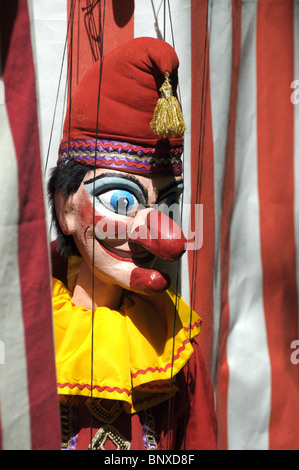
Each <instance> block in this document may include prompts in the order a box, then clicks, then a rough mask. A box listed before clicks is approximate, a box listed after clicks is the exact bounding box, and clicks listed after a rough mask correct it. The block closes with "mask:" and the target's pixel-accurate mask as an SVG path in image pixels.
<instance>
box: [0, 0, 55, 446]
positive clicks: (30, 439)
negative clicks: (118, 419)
mask: <svg viewBox="0 0 299 470" xmlns="http://www.w3.org/2000/svg"><path fill="white" fill-rule="evenodd" d="M0 45H1V80H0V145H1V170H0V188H1V189H0V204H1V221H0V259H1V262H0V289H1V295H0V341H1V348H0V350H1V357H0V449H4V450H18V449H22V450H30V449H59V447H60V437H59V435H60V425H59V414H58V411H59V410H58V402H57V394H56V386H55V361H54V349H53V334H52V309H51V284H50V278H49V272H50V271H49V256H48V243H47V231H46V219H45V207H44V191H43V181H42V173H41V158H40V143H39V129H38V115H37V100H36V88H35V70H34V61H33V55H32V49H31V31H30V20H29V12H28V7H27V2H26V1H19V2H18V1H15V0H11V1H10V2H9V5H8V2H1V4H0Z"/></svg>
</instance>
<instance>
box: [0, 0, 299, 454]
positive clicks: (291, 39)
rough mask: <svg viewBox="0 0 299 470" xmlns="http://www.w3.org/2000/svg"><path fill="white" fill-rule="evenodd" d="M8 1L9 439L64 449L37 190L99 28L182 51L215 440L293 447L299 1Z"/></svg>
mask: <svg viewBox="0 0 299 470" xmlns="http://www.w3.org/2000/svg"><path fill="white" fill-rule="evenodd" d="M4 3H6V5H4ZM0 8H1V10H0V11H1V15H0V22H1V23H0V24H1V53H2V80H1V82H0V83H1V89H0V99H1V103H0V110H1V111H0V112H1V121H0V122H1V125H0V142H1V149H2V150H1V152H2V158H1V163H2V169H1V172H0V178H1V193H0V194H1V196H0V197H1V229H0V249H1V269H0V275H1V284H0V285H1V296H0V322H1V323H0V341H1V343H0V345H1V347H0V353H1V351H2V363H1V361H0V416H1V421H0V422H1V426H0V429H1V434H0V437H1V439H0V446H1V447H2V448H3V449H15V448H28V449H40V448H59V424H58V410H57V403H56V396H55V393H56V391H55V369H54V353H53V334H52V320H51V298H50V297H51V294H50V275H49V271H50V268H49V257H48V241H49V237H48V240H47V237H46V217H45V212H46V209H45V207H46V206H45V202H44V191H43V187H44V172H45V170H48V169H49V168H51V167H52V166H54V165H55V162H56V156H57V149H58V143H59V140H60V136H61V125H62V121H63V113H64V109H65V108H64V102H65V101H64V96H65V84H66V82H67V80H66V79H65V77H66V75H67V70H66V68H67V67H66V65H65V66H64V68H63V67H62V64H63V63H64V64H66V63H67V56H68V57H70V55H71V56H72V61H71V62H72V73H71V80H72V87H75V86H76V83H77V82H78V80H79V79H80V77H81V76H82V73H83V72H84V70H85V69H86V67H87V66H88V65H90V64H91V63H92V62H93V61H94V60H96V59H97V58H98V51H99V43H98V38H99V37H103V51H104V54H105V53H106V52H107V51H108V50H110V49H112V48H114V47H115V46H117V45H118V44H120V43H122V42H125V41H127V40H129V39H131V38H133V37H139V36H153V37H160V38H165V40H166V41H167V42H169V43H170V44H172V45H174V47H175V49H176V51H177V53H178V56H179V58H180V77H179V78H180V98H181V102H182V107H183V112H184V117H185V121H186V123H187V133H186V138H185V150H184V183H185V192H184V212H183V215H184V220H183V223H184V226H185V227H188V226H189V222H190V219H192V217H191V214H192V207H193V206H194V205H195V204H202V205H203V245H202V247H201V249H200V250H196V251H194V250H191V251H189V252H188V253H187V254H185V255H184V257H183V259H182V263H181V267H180V271H179V272H180V291H181V293H182V295H183V297H184V298H185V300H186V301H187V302H189V304H191V305H192V307H193V308H194V309H195V310H196V311H197V312H198V314H199V315H200V316H201V317H202V318H203V328H202V332H201V344H202V349H203V352H204V354H205V357H206V360H207V363H208V365H209V368H210V372H211V378H212V382H213V386H214V390H215V404H216V409H217V417H218V427H219V446H218V447H219V449H232V450H233V449H244V450H245V449H299V407H298V396H299V352H298V353H297V352H296V351H297V350H298V345H299V341H298V340H299V331H298V287H299V140H298V135H299V104H298V105H297V101H299V99H298V98H299V93H298V96H297V94H296V87H298V85H299V81H298V82H296V79H298V80H299V2H298V1H296V0H283V1H280V0H210V1H208V0H171V1H166V0H151V1H146V0H138V1H136V2H134V1H133V0H122V1H116V0H106V1H105V0H101V1H98V0H93V1H91V0H90V1H88V0H77V1H75V0H68V1H63V0H51V1H48V2H40V1H39V0H31V1H29V0H28V1H26V0H19V1H17V0H14V1H10V2H9V6H8V4H7V2H2V3H1V7H0ZM70 18H71V19H72V23H71V24H72V40H70V33H69V34H68V37H69V41H68V47H67V50H65V44H66V42H65V40H66V35H67V31H68V29H67V25H68V24H70V21H69V20H70ZM103 28H104V29H103ZM69 31H70V30H69ZM67 53H68V54H67ZM69 70H70V69H69ZM68 80H70V74H68ZM54 116H55V119H54V118H53V117H54ZM4 149H5V150H4ZM45 175H46V173H45ZM45 179H46V176H45ZM190 207H191V209H190ZM191 222H192V224H193V220H191ZM192 224H191V226H192ZM296 348H297V349H296ZM3 352H4V353H5V354H3ZM0 359H1V357H0Z"/></svg>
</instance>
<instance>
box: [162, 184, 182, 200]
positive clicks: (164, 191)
mask: <svg viewBox="0 0 299 470" xmlns="http://www.w3.org/2000/svg"><path fill="white" fill-rule="evenodd" d="M180 185H183V179H180V180H178V181H173V182H172V183H170V184H169V185H168V186H166V187H165V188H162V189H160V190H159V192H158V198H157V202H159V201H160V200H161V199H163V196H164V194H167V193H168V191H170V190H171V189H174V188H176V187H177V186H180Z"/></svg>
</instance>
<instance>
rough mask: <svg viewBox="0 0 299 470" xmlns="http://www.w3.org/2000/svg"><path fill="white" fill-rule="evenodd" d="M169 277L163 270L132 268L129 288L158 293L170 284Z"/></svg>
mask: <svg viewBox="0 0 299 470" xmlns="http://www.w3.org/2000/svg"><path fill="white" fill-rule="evenodd" d="M170 282H171V281H170V277H169V276H168V274H167V273H166V272H164V271H157V270H155V269H144V268H134V269H133V271H132V273H131V278H130V289H131V290H132V291H135V292H140V293H143V294H158V293H162V292H164V291H165V290H167V289H168V288H169V286H170Z"/></svg>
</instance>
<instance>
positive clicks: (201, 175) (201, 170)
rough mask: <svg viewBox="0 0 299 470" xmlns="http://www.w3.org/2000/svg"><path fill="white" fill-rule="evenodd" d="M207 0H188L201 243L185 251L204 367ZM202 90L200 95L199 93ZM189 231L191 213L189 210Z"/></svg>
mask: <svg viewBox="0 0 299 470" xmlns="http://www.w3.org/2000/svg"><path fill="white" fill-rule="evenodd" d="M208 77H209V52H208V31H207V0H199V1H198V0H192V1H191V97H192V102H191V170H190V178H191V207H194V204H203V247H202V248H201V249H200V250H197V251H189V253H188V264H189V279H190V304H191V305H190V306H191V308H192V309H193V310H195V311H196V312H197V313H198V314H199V316H200V317H201V318H202V330H201V333H200V344H201V349H202V351H203V354H204V356H205V359H206V361H207V364H208V367H209V368H210V367H211V360H212V348H213V266H214V250H215V248H214V231H215V221H214V165H213V136H212V118H211V100H210V83H209V78H208ZM203 94H204V95H203ZM191 223H192V231H193V230H194V229H195V226H194V213H192V210H191Z"/></svg>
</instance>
